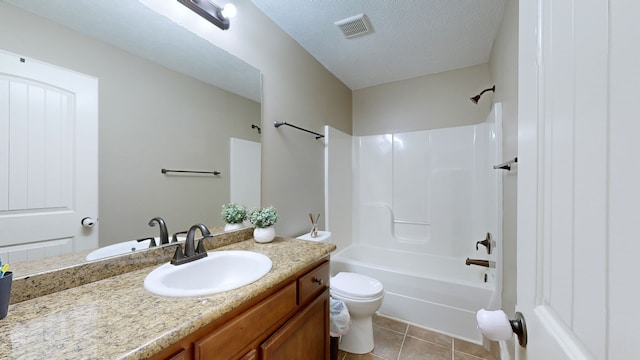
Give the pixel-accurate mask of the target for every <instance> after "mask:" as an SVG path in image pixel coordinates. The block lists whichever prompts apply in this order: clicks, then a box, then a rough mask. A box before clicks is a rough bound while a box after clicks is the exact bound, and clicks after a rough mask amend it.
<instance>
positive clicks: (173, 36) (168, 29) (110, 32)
mask: <svg viewBox="0 0 640 360" xmlns="http://www.w3.org/2000/svg"><path fill="white" fill-rule="evenodd" d="M1 1H4V2H6V3H9V4H11V5H14V6H17V7H20V8H22V9H24V10H26V11H29V12H32V13H34V14H36V15H38V16H41V17H44V18H47V19H49V20H52V21H54V22H57V23H59V24H62V25H64V26H67V27H69V28H71V29H73V30H76V31H78V32H81V33H84V34H86V35H89V36H91V37H94V38H97V39H99V40H101V41H104V42H106V43H109V44H112V45H114V46H116V47H118V48H120V49H123V50H125V51H128V52H130V53H132V54H136V55H138V56H140V57H142V58H145V59H148V60H150V61H153V62H155V63H158V64H160V65H163V66H165V67H167V68H169V69H173V70H175V71H178V72H181V73H183V74H185V75H188V76H191V77H193V78H196V79H198V80H201V81H203V82H206V83H209V84H212V85H214V86H217V87H219V88H222V89H225V90H227V91H229V92H232V93H234V94H238V95H240V96H243V97H246V98H249V99H252V100H255V101H258V102H260V100H261V90H260V89H261V84H260V81H261V80H260V72H259V71H258V70H257V69H255V68H253V67H251V66H250V65H248V64H247V63H245V62H244V61H242V60H240V59H238V58H236V57H235V56H233V55H231V54H229V53H228V52H226V51H225V50H222V49H220V48H218V47H217V46H213V45H212V44H211V43H209V42H208V41H207V40H205V39H203V38H201V37H199V36H197V35H195V34H194V33H192V32H191V31H189V30H187V29H185V28H184V27H182V26H181V25H179V24H176V23H175V22H173V21H172V20H170V19H168V18H167V17H165V16H162V15H160V14H158V13H156V12H155V11H153V10H151V9H150V8H148V7H147V6H145V5H143V4H142V3H140V2H139V1H134V0H108V1H95V0H73V1H72V2H70V1H66V0H64V1H63V0H56V1H52V0H1ZM173 1H175V0H173ZM176 4H177V2H176ZM178 6H181V5H178ZM82 51H84V50H83V49H78V56H82Z"/></svg>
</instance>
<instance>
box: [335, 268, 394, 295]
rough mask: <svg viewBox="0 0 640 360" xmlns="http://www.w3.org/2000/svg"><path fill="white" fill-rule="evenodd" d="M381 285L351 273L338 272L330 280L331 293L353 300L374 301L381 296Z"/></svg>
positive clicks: (369, 278)
mask: <svg viewBox="0 0 640 360" xmlns="http://www.w3.org/2000/svg"><path fill="white" fill-rule="evenodd" d="M383 291H384V288H383V286H382V283H381V282H380V281H378V280H376V279H374V278H371V277H368V276H365V275H362V274H356V273H351V272H340V273H337V274H336V276H334V277H332V278H331V293H332V295H336V296H338V297H344V298H348V299H354V300H369V299H376V298H378V297H380V296H382V293H383Z"/></svg>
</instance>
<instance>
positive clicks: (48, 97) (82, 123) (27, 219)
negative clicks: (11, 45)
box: [0, 51, 98, 262]
mask: <svg viewBox="0 0 640 360" xmlns="http://www.w3.org/2000/svg"><path fill="white" fill-rule="evenodd" d="M97 216H98V80H97V79H96V78H93V77H90V76H87V75H84V74H79V73H76V72H73V71H70V70H66V69H62V68H59V67H56V66H53V65H49V64H45V63H42V62H38V61H36V60H32V59H28V58H24V57H21V56H19V55H16V54H12V53H8V52H3V51H0V256H1V257H2V258H3V261H4V262H18V261H22V260H31V259H37V258H42V257H45V256H50V255H57V254H60V253H64V252H69V251H75V250H82V249H89V248H95V247H97V246H98V229H97V226H95V227H93V228H86V227H83V226H82V224H81V221H82V219H83V218H84V217H91V218H94V219H97Z"/></svg>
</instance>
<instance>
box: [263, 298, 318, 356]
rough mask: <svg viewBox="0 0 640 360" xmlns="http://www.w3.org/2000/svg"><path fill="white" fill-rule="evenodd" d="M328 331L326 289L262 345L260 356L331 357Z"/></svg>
mask: <svg viewBox="0 0 640 360" xmlns="http://www.w3.org/2000/svg"><path fill="white" fill-rule="evenodd" d="M328 334H329V290H328V289H327V290H325V291H324V293H323V294H322V295H321V296H319V297H318V298H317V299H316V300H315V301H314V302H312V303H311V304H309V305H308V306H306V307H305V308H304V310H302V311H300V312H299V313H298V314H296V316H294V317H293V318H292V319H291V320H290V321H288V322H287V323H286V324H285V325H284V326H283V327H281V328H280V330H278V331H277V332H276V333H275V334H273V335H272V336H271V337H270V338H269V339H268V340H267V341H265V342H264V343H263V344H262V345H261V346H260V355H261V356H260V359H263V360H290V359H305V360H316V359H317V360H324V359H328V358H329V341H327V340H328V338H327V336H328Z"/></svg>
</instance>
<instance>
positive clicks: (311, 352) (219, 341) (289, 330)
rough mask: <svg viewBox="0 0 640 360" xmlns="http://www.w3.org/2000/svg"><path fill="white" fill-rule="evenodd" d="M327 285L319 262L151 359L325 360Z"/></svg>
mask: <svg viewBox="0 0 640 360" xmlns="http://www.w3.org/2000/svg"><path fill="white" fill-rule="evenodd" d="M328 284H329V262H328V259H327V258H324V259H322V260H320V261H319V262H316V263H314V264H312V265H311V266H310V267H309V268H307V269H304V270H303V271H301V272H300V273H299V275H296V276H295V277H293V278H291V279H288V280H286V281H283V283H282V286H281V287H279V288H277V289H274V291H273V292H269V293H267V294H264V296H261V297H260V299H257V300H256V301H251V302H249V303H247V304H245V306H243V307H241V308H239V309H237V310H236V311H234V312H232V313H229V314H228V315H226V316H224V317H222V318H220V319H218V320H216V321H213V322H212V323H210V324H208V325H207V326H205V327H203V328H202V329H200V330H198V331H197V332H195V333H193V334H191V335H189V336H187V337H185V338H184V339H182V340H180V341H178V342H177V343H176V344H174V345H172V346H170V347H169V348H167V349H165V350H163V351H161V352H160V353H158V354H156V355H155V356H153V357H152V358H151V359H153V360H155V359H158V360H162V359H171V360H178V359H180V360H186V359H196V360H200V359H309V360H312V359H318V360H320V359H328V357H329V288H328V286H327V285H328Z"/></svg>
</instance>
